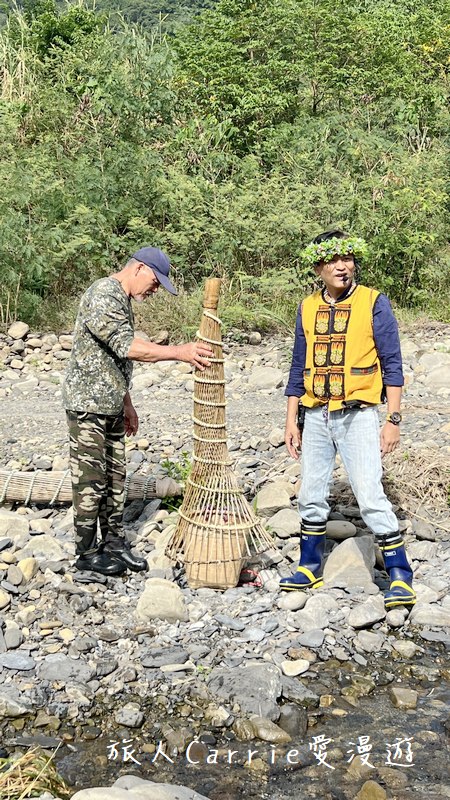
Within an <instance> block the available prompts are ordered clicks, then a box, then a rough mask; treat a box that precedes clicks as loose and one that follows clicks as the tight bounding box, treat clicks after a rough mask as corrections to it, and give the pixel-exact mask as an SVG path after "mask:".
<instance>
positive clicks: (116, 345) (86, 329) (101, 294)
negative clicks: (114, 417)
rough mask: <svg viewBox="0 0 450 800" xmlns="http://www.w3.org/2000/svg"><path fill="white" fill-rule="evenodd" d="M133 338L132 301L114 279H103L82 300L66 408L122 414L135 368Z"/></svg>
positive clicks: (66, 384)
mask: <svg viewBox="0 0 450 800" xmlns="http://www.w3.org/2000/svg"><path fill="white" fill-rule="evenodd" d="M133 338H134V317H133V311H132V308H131V300H130V299H129V297H127V295H126V294H125V292H124V290H123V288H122V286H121V284H120V283H119V281H117V280H116V279H115V278H101V279H100V280H98V281H95V283H93V284H92V286H90V287H89V289H87V291H86V292H85V293H84V295H83V297H82V298H81V301H80V307H79V310H78V316H77V320H76V323H75V331H74V340H73V349H72V354H71V357H70V359H69V361H68V366H67V372H66V376H65V379H64V383H63V388H62V396H63V404H64V408H66V409H67V410H68V411H84V412H89V413H93V414H118V413H119V412H120V411H121V410H122V408H123V398H124V396H125V394H126V392H127V390H128V387H129V385H130V381H131V374H132V371H133V363H132V362H131V361H130V359H129V358H127V357H126V354H127V353H128V350H129V349H130V345H131V342H132V341H133Z"/></svg>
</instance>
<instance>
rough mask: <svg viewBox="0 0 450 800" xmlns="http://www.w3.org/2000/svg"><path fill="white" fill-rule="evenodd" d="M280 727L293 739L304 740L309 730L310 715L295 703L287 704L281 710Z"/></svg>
mask: <svg viewBox="0 0 450 800" xmlns="http://www.w3.org/2000/svg"><path fill="white" fill-rule="evenodd" d="M278 726H279V727H280V728H283V730H284V731H286V733H288V734H289V735H290V736H291V737H292V738H294V739H296V738H298V737H299V736H300V737H302V738H303V736H304V735H305V734H306V731H307V729H308V713H307V711H306V709H304V708H302V707H301V706H298V705H296V704H295V703H285V704H284V705H283V706H282V708H281V714H280V718H279V720H278Z"/></svg>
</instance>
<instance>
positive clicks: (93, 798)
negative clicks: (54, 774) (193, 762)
mask: <svg viewBox="0 0 450 800" xmlns="http://www.w3.org/2000/svg"><path fill="white" fill-rule="evenodd" d="M72 800H208V798H207V797H205V795H203V794H198V792H195V791H194V790H193V789H189V788H188V787H186V786H177V785H173V786H172V784H170V783H153V781H146V780H144V779H143V778H139V777H138V776H137V775H122V776H121V777H120V778H119V779H118V780H117V781H116V782H115V784H114V785H113V786H111V787H110V788H106V787H94V788H92V789H82V790H81V791H80V792H76V793H75V794H74V795H73V796H72Z"/></svg>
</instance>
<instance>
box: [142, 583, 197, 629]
mask: <svg viewBox="0 0 450 800" xmlns="http://www.w3.org/2000/svg"><path fill="white" fill-rule="evenodd" d="M135 614H136V617H137V619H138V620H139V621H141V622H148V621H149V620H151V619H165V620H167V621H168V622H177V620H180V621H182V622H187V620H188V611H187V609H186V606H185V601H184V596H183V592H182V591H181V589H180V588H179V587H178V586H177V585H176V584H175V583H171V581H166V580H164V579H163V578H148V580H146V581H145V589H144V591H143V593H142V595H141V597H140V598H139V600H138V602H137V605H136V611H135Z"/></svg>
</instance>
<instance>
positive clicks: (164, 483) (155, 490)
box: [0, 469, 182, 506]
mask: <svg viewBox="0 0 450 800" xmlns="http://www.w3.org/2000/svg"><path fill="white" fill-rule="evenodd" d="M181 493H182V487H181V486H180V485H179V484H178V483H177V482H176V481H174V480H173V479H172V478H162V479H158V478H155V477H153V476H152V475H135V474H133V475H129V476H128V477H127V478H126V481H125V502H126V501H127V500H150V499H152V498H153V497H173V496H175V495H180V494H181ZM16 502H19V503H23V504H24V505H29V503H36V504H38V505H39V504H41V505H44V504H45V505H49V506H53V505H56V504H64V503H66V504H67V503H71V502H72V482H71V478H70V472H69V470H65V471H64V472H57V471H53V470H52V471H51V472H49V471H45V470H36V471H35V472H8V470H5V469H0V505H1V504H2V503H16Z"/></svg>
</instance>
